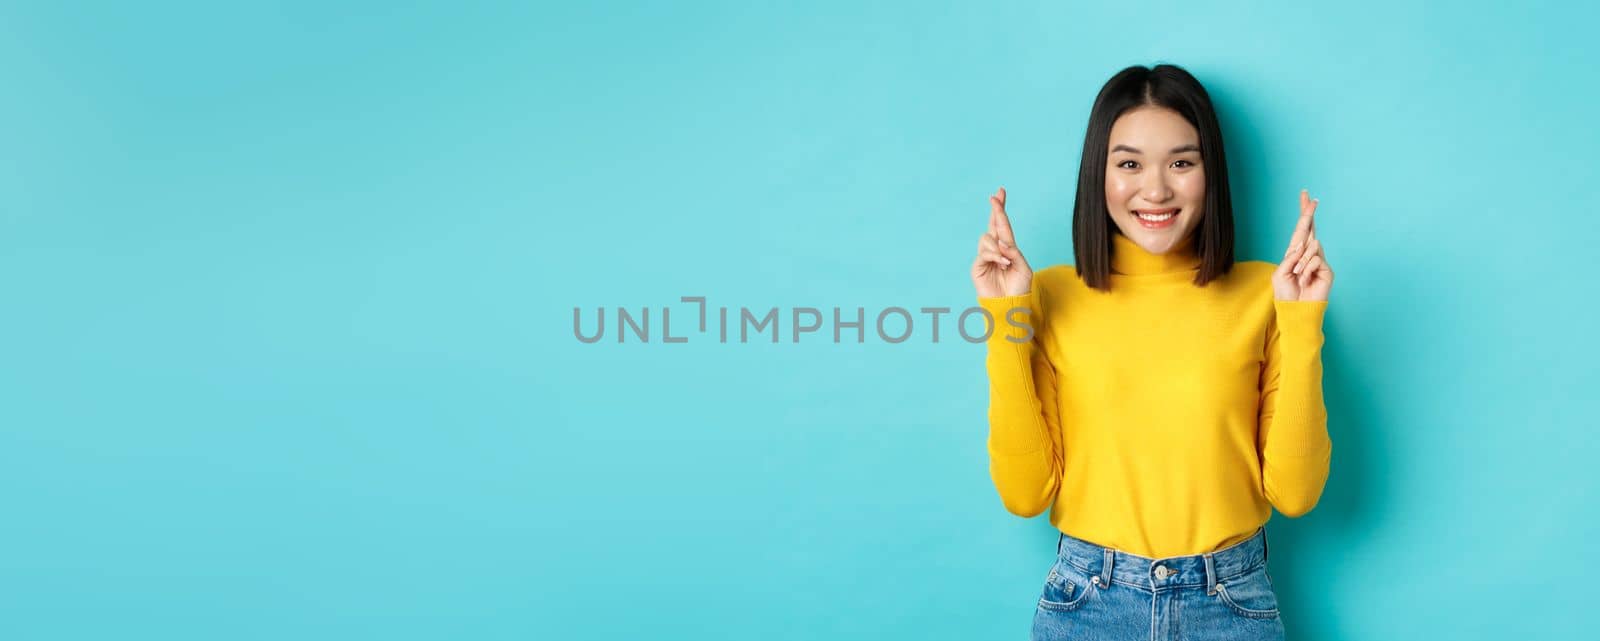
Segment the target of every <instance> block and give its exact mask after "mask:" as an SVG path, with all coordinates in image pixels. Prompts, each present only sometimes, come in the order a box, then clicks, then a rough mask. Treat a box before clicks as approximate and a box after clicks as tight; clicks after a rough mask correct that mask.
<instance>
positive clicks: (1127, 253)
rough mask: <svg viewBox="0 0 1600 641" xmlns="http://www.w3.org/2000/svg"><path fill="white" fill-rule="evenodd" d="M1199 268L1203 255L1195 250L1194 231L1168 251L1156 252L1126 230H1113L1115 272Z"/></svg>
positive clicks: (1113, 268) (1159, 271) (1112, 259)
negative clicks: (1134, 238) (1145, 246)
mask: <svg viewBox="0 0 1600 641" xmlns="http://www.w3.org/2000/svg"><path fill="white" fill-rule="evenodd" d="M1199 268H1200V255H1199V254H1196V253H1195V251H1194V234H1193V233H1190V234H1189V235H1188V236H1186V237H1184V239H1183V240H1182V241H1180V242H1179V243H1178V245H1177V246H1175V247H1173V248H1172V249H1171V250H1170V251H1168V252H1167V253H1165V254H1152V253H1150V252H1148V251H1145V249H1144V248H1143V247H1140V246H1139V243H1136V242H1133V239H1131V238H1128V237H1127V236H1124V235H1122V232H1120V231H1112V232H1111V272H1112V273H1114V274H1124V275H1146V274H1167V273H1172V272H1184V271H1193V270H1196V269H1199Z"/></svg>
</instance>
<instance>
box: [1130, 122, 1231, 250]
mask: <svg viewBox="0 0 1600 641" xmlns="http://www.w3.org/2000/svg"><path fill="white" fill-rule="evenodd" d="M1109 145H1110V153H1108V154H1107V155H1106V210H1107V211H1108V212H1110V213H1111V220H1112V221H1113V222H1115V223H1116V224H1117V228H1118V229H1120V230H1122V235H1124V236H1127V237H1128V238H1129V239H1130V240H1132V241H1133V242H1135V243H1138V245H1139V246H1140V247H1143V248H1144V249H1145V251H1148V252H1150V253H1152V254H1165V253H1167V251H1168V250H1170V249H1172V247H1173V246H1174V245H1177V244H1178V242H1179V241H1181V240H1183V239H1184V238H1186V237H1188V236H1189V234H1191V233H1193V232H1194V228H1195V226H1196V225H1198V224H1199V223H1200V216H1201V215H1202V214H1204V213H1205V212H1204V211H1202V210H1203V209H1204V205H1205V198H1206V173H1205V167H1204V166H1203V165H1202V164H1201V160H1200V133H1199V132H1197V131H1195V128H1194V126H1193V125H1190V124H1189V121H1187V120H1184V119H1183V116H1180V115H1178V112H1176V111H1173V110H1171V109H1167V108H1165V107H1154V106H1143V107H1137V108H1134V109H1130V110H1128V111H1127V112H1125V113H1123V114H1122V116H1120V117H1118V118H1117V120H1116V122H1115V123H1113V124H1112V125H1111V139H1110V142H1109Z"/></svg>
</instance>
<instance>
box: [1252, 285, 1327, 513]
mask: <svg viewBox="0 0 1600 641" xmlns="http://www.w3.org/2000/svg"><path fill="white" fill-rule="evenodd" d="M1273 308H1274V318H1273V319H1272V321H1271V322H1270V323H1269V327H1268V330H1267V348H1266V363H1265V365H1264V366H1263V367H1262V371H1261V417H1260V430H1259V432H1258V439H1259V440H1258V442H1257V447H1258V448H1259V451H1260V455H1261V486H1262V490H1263V492H1264V493H1265V494H1266V497H1267V500H1268V501H1269V502H1271V503H1272V505H1273V507H1276V508H1278V512H1280V513H1282V514H1283V515H1284V516H1287V517H1291V518H1293V517H1297V516H1301V515H1303V514H1305V513H1307V512H1310V511H1311V508H1313V507H1315V506H1316V504H1317V500H1318V499H1319V498H1320V497H1321V496H1322V489H1323V485H1324V484H1326V483H1327V480H1328V464H1329V461H1330V459H1331V456H1332V454H1333V442H1332V440H1331V439H1329V438H1328V412H1327V408H1326V407H1325V406H1324V405H1323V401H1322V343H1323V334H1322V319H1323V315H1324V314H1325V313H1326V312H1327V308H1328V302H1327V301H1281V300H1274V301H1273Z"/></svg>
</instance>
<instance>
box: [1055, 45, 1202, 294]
mask: <svg viewBox="0 0 1600 641" xmlns="http://www.w3.org/2000/svg"><path fill="white" fill-rule="evenodd" d="M1146 105H1150V106H1156V107H1165V108H1167V109H1171V110H1173V111H1175V112H1177V113H1178V114H1179V115H1181V116H1183V119H1184V120H1187V121H1189V124H1191V125H1193V126H1194V128H1195V130H1196V131H1198V132H1199V133H1200V163H1201V166H1202V167H1204V168H1205V174H1206V198H1205V205H1204V207H1205V209H1204V211H1202V212H1201V217H1200V224H1199V225H1198V226H1197V227H1196V228H1195V230H1194V232H1193V233H1194V235H1195V238H1194V251H1195V253H1197V254H1199V256H1200V271H1199V273H1198V274H1196V275H1195V279H1194V284H1195V285H1196V286H1204V285H1205V284H1206V283H1209V282H1211V281H1212V280H1214V279H1216V278H1218V277H1220V276H1222V275H1224V274H1227V273H1228V271H1229V270H1231V269H1233V198H1232V197H1231V195H1230V194H1229V191H1228V160H1227V156H1225V155H1224V154H1223V152H1222V128H1221V127H1220V126H1218V124H1217V114H1216V111H1215V110H1214V109H1212V107H1211V96H1210V95H1208V94H1207V93H1206V90H1205V87H1202V86H1200V81H1198V80H1195V78H1194V76H1192V75H1189V72H1187V71H1184V70H1183V69H1182V68H1180V67H1176V66H1173V65H1156V66H1155V67H1154V68H1149V67H1142V66H1133V67H1128V68H1127V69H1123V70H1122V71H1119V72H1117V75H1115V76H1112V77H1111V80H1108V81H1106V85H1105V87H1102V88H1101V89H1100V95H1098V96H1096V97H1095V99H1094V108H1093V109H1092V110H1091V111H1090V112H1089V129H1088V131H1087V132H1085V133H1084V136H1083V160H1082V161H1081V163H1080V164H1079V165H1078V199H1077V202H1076V203H1075V204H1074V205H1073V210H1072V241H1073V242H1072V244H1073V251H1074V253H1075V254H1076V258H1077V262H1078V265H1077V271H1078V277H1079V278H1082V279H1083V281H1084V283H1086V284H1087V285H1089V286H1090V287H1093V288H1095V289H1098V290H1101V291H1109V290H1110V289H1111V279H1110V274H1111V251H1112V250H1111V234H1112V233H1114V230H1113V229H1112V225H1113V223H1112V222H1111V212H1110V211H1109V210H1108V209H1107V208H1106V157H1107V154H1108V151H1107V147H1108V146H1110V144H1111V143H1110V140H1111V125H1112V124H1113V123H1115V122H1116V121H1117V118H1118V117H1120V116H1122V114H1123V113H1124V112H1127V111H1129V110H1131V109H1134V108H1136V107H1141V106H1146Z"/></svg>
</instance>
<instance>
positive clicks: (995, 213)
mask: <svg viewBox="0 0 1600 641" xmlns="http://www.w3.org/2000/svg"><path fill="white" fill-rule="evenodd" d="M999 220H1000V200H999V199H997V198H995V197H994V196H989V229H987V230H986V231H987V232H988V233H990V234H995V233H998V230H999Z"/></svg>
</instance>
